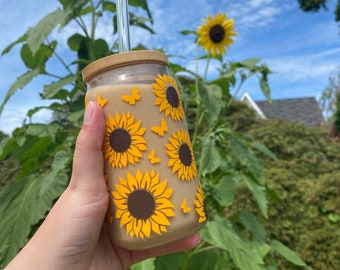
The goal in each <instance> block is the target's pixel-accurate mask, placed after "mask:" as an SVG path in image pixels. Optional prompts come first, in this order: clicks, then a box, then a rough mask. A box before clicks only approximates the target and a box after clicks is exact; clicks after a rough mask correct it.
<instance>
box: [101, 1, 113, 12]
mask: <svg viewBox="0 0 340 270" xmlns="http://www.w3.org/2000/svg"><path fill="white" fill-rule="evenodd" d="M103 10H107V11H111V12H112V13H115V12H116V4H115V3H113V2H110V1H104V2H103Z"/></svg>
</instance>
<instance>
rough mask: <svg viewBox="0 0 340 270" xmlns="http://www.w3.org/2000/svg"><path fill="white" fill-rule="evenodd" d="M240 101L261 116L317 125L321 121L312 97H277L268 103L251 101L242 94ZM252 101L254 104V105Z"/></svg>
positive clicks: (320, 115)
mask: <svg viewBox="0 0 340 270" xmlns="http://www.w3.org/2000/svg"><path fill="white" fill-rule="evenodd" d="M241 101H243V102H245V103H247V104H248V106H249V105H250V107H252V108H253V109H255V111H256V112H257V113H258V114H259V116H261V117H262V118H270V119H282V120H286V121H291V122H300V123H304V124H305V125H307V126H318V125H320V124H321V123H322V121H323V117H322V113H321V110H320V108H319V106H318V104H317V102H316V100H315V98H314V97H305V98H290V99H277V100H272V102H271V103H270V102H268V101H253V100H252V99H251V97H250V96H249V95H248V94H246V95H244V96H242V98H241ZM252 103H254V104H255V107H254V105H253V104H252ZM259 111H260V113H259ZM261 114H262V115H264V117H263V116H262V115H261Z"/></svg>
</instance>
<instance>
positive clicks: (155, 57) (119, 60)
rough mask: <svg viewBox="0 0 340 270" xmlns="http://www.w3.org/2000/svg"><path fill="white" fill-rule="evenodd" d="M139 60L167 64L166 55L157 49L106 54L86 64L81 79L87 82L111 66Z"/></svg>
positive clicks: (114, 66) (132, 63) (133, 62)
mask: <svg viewBox="0 0 340 270" xmlns="http://www.w3.org/2000/svg"><path fill="white" fill-rule="evenodd" d="M139 62H143V63H157V62H158V63H161V64H166V65H167V64H168V59H167V57H166V55H165V54H164V53H162V52H158V51H147V50H140V51H130V52H123V53H118V54H114V55H110V56H106V57H104V58H101V59H99V60H96V61H94V62H93V63H91V64H89V65H87V66H86V67H85V68H84V69H83V72H82V75H83V81H84V83H87V82H88V81H89V80H91V79H92V78H93V77H94V76H96V75H98V74H99V73H102V72H104V71H107V70H110V69H112V68H117V67H122V66H128V65H134V64H137V63H139Z"/></svg>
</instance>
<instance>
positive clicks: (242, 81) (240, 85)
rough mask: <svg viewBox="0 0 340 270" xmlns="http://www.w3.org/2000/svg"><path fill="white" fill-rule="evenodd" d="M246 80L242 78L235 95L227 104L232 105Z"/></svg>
mask: <svg viewBox="0 0 340 270" xmlns="http://www.w3.org/2000/svg"><path fill="white" fill-rule="evenodd" d="M244 81H245V79H244V78H242V79H241V82H240V84H239V85H238V87H237V89H236V91H235V94H234V95H233V97H232V98H231V99H230V100H229V102H228V105H227V106H228V107H229V106H230V105H231V103H232V102H233V100H235V98H236V96H237V94H238V92H239V91H240V90H241V87H242V85H243V83H244Z"/></svg>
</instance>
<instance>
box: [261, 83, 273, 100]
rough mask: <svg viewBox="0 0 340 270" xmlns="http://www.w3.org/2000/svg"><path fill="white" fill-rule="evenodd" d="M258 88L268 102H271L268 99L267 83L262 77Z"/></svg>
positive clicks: (268, 89) (268, 88)
mask: <svg viewBox="0 0 340 270" xmlns="http://www.w3.org/2000/svg"><path fill="white" fill-rule="evenodd" d="M260 87H261V90H262V93H263V94H264V96H265V97H266V99H267V100H268V101H271V98H270V87H269V84H268V81H267V80H266V79H265V78H264V77H261V78H260Z"/></svg>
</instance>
